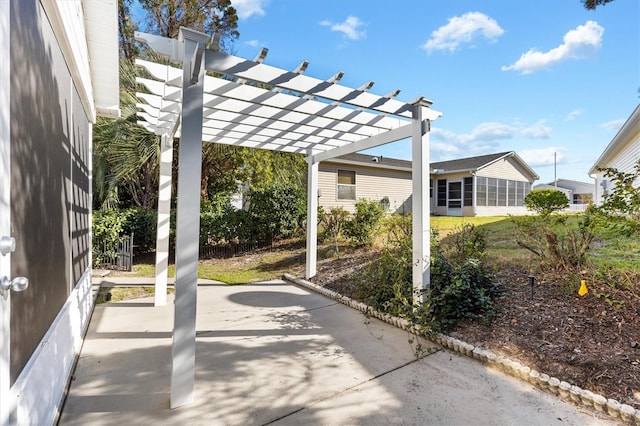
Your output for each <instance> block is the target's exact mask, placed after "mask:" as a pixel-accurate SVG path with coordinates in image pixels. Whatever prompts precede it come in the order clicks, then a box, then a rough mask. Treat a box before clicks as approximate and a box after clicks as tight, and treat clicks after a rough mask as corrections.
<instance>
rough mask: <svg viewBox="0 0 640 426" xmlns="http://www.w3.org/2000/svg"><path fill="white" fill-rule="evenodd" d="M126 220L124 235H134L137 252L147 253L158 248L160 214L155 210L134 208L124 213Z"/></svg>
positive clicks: (123, 229)
mask: <svg viewBox="0 0 640 426" xmlns="http://www.w3.org/2000/svg"><path fill="white" fill-rule="evenodd" d="M124 216H125V218H126V220H125V223H124V225H123V227H122V233H123V234H124V235H131V234H133V244H134V245H135V247H136V250H138V251H141V252H147V251H149V250H151V249H154V248H155V247H156V235H157V234H156V228H157V227H158V212H157V211H156V210H155V209H145V208H142V207H134V208H131V209H128V210H126V211H125V212H124Z"/></svg>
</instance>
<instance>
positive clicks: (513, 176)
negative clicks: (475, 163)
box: [476, 157, 533, 182]
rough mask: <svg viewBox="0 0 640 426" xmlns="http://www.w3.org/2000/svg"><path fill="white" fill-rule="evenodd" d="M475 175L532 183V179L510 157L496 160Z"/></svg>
mask: <svg viewBox="0 0 640 426" xmlns="http://www.w3.org/2000/svg"><path fill="white" fill-rule="evenodd" d="M476 175H477V176H483V177H493V178H500V179H509V180H518V181H521V182H525V181H526V182H533V180H532V177H531V176H529V174H528V173H527V172H526V171H525V170H524V169H523V168H522V167H520V166H519V165H518V164H517V163H516V162H515V161H514V160H513V158H511V157H509V158H505V159H502V160H498V161H496V162H495V163H493V164H491V165H489V166H487V167H484V168H482V169H480V170H478V172H477V173H476Z"/></svg>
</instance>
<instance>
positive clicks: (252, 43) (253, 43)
mask: <svg viewBox="0 0 640 426" xmlns="http://www.w3.org/2000/svg"><path fill="white" fill-rule="evenodd" d="M244 44H246V45H247V46H251V47H258V46H260V42H259V41H258V40H247V41H245V42H244Z"/></svg>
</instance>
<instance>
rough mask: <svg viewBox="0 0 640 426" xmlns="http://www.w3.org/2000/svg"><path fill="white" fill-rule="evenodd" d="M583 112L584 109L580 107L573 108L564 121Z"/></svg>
mask: <svg viewBox="0 0 640 426" xmlns="http://www.w3.org/2000/svg"><path fill="white" fill-rule="evenodd" d="M583 112H584V110H583V109H582V108H578V109H574V110H573V111H571V112H570V113H569V114H568V115H567V118H565V119H564V121H571V120H573V119H575V118H576V117H578V116H579V115H582V113H583Z"/></svg>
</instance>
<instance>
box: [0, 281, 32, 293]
mask: <svg viewBox="0 0 640 426" xmlns="http://www.w3.org/2000/svg"><path fill="white" fill-rule="evenodd" d="M27 287H29V279H28V278H25V277H15V278H14V279H12V280H10V279H9V278H7V277H2V279H0V295H1V296H2V297H5V296H6V295H7V293H8V292H9V290H13V291H25V290H26V289H27Z"/></svg>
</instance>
